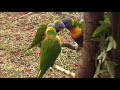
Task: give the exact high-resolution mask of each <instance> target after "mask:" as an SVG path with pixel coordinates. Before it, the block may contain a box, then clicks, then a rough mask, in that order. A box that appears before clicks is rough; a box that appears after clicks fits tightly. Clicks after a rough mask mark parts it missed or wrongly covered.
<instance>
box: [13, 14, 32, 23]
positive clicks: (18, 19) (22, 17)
mask: <svg viewBox="0 0 120 90" xmlns="http://www.w3.org/2000/svg"><path fill="white" fill-rule="evenodd" d="M33 13H34V12H29V13H27V14H25V15H22V16H20V17H19V18H17V19H15V20H13V21H12V22H14V21H16V20H19V19H21V18H23V17H26V16H28V15H31V14H33Z"/></svg>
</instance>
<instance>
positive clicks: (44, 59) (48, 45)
mask: <svg viewBox="0 0 120 90" xmlns="http://www.w3.org/2000/svg"><path fill="white" fill-rule="evenodd" d="M60 52H61V47H60V43H59V40H58V38H56V37H53V38H51V37H50V36H49V37H46V38H45V39H44V40H43V41H42V45H41V54H40V68H39V71H40V73H39V75H38V77H42V76H43V75H44V74H45V73H46V71H47V70H48V69H49V67H52V66H53V64H54V62H55V60H56V58H57V57H58V55H59V53H60Z"/></svg>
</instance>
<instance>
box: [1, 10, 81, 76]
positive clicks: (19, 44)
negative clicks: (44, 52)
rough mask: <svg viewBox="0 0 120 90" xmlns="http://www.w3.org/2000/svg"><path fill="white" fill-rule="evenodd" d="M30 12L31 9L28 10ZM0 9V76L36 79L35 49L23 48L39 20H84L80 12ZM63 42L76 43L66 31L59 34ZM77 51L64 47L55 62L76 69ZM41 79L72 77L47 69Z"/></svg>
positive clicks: (25, 46) (39, 22) (36, 60)
mask: <svg viewBox="0 0 120 90" xmlns="http://www.w3.org/2000/svg"><path fill="white" fill-rule="evenodd" d="M29 13H30V12H29ZM26 14H28V12H0V78H35V77H36V75H37V73H38V66H39V54H37V53H36V50H37V49H38V48H36V47H35V48H33V49H31V50H29V51H27V52H24V50H25V49H26V48H27V47H28V46H29V45H30V43H31V42H32V39H33V38H34V35H35V34H34V32H35V31H36V30H37V28H38V27H39V25H40V24H41V23H43V22H44V23H47V22H50V21H53V20H56V19H57V20H60V19H62V18H64V17H72V18H74V19H76V20H78V21H83V19H82V18H83V13H82V12H32V13H31V14H29V15H26ZM60 36H61V39H62V41H64V42H69V43H71V44H76V43H75V42H74V41H73V39H72V38H71V36H69V32H68V31H66V32H64V33H60ZM79 60H80V52H76V51H74V50H70V49H68V48H63V47H62V51H61V53H60V55H59V57H58V58H57V60H56V62H55V64H57V65H59V66H60V67H62V68H64V69H67V70H70V71H71V72H75V70H76V68H77V66H76V64H77V63H78V61H79ZM43 77H44V78H71V76H68V75H66V74H64V73H63V72H60V71H58V70H56V69H54V68H53V69H49V70H48V71H47V72H46V74H45V75H44V76H43Z"/></svg>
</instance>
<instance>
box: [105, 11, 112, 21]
mask: <svg viewBox="0 0 120 90" xmlns="http://www.w3.org/2000/svg"><path fill="white" fill-rule="evenodd" d="M111 17H112V13H111V12H108V13H107V14H106V15H105V16H104V19H105V20H106V19H109V20H110V19H111Z"/></svg>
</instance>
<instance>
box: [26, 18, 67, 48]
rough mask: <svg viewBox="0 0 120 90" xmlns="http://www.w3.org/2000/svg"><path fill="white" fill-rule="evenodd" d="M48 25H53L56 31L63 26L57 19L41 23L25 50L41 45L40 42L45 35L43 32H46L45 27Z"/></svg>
mask: <svg viewBox="0 0 120 90" xmlns="http://www.w3.org/2000/svg"><path fill="white" fill-rule="evenodd" d="M48 26H52V27H55V29H56V32H57V33H58V32H59V31H61V30H62V29H64V28H65V25H64V23H63V22H61V21H58V20H57V21H56V22H54V23H49V24H41V25H40V27H39V28H38V30H37V33H36V35H35V37H34V39H33V41H32V43H31V45H30V46H29V47H28V48H27V49H26V50H29V49H31V48H33V47H35V46H39V47H41V43H42V41H43V40H44V38H45V37H46V33H45V32H46V29H47V27H48Z"/></svg>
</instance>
